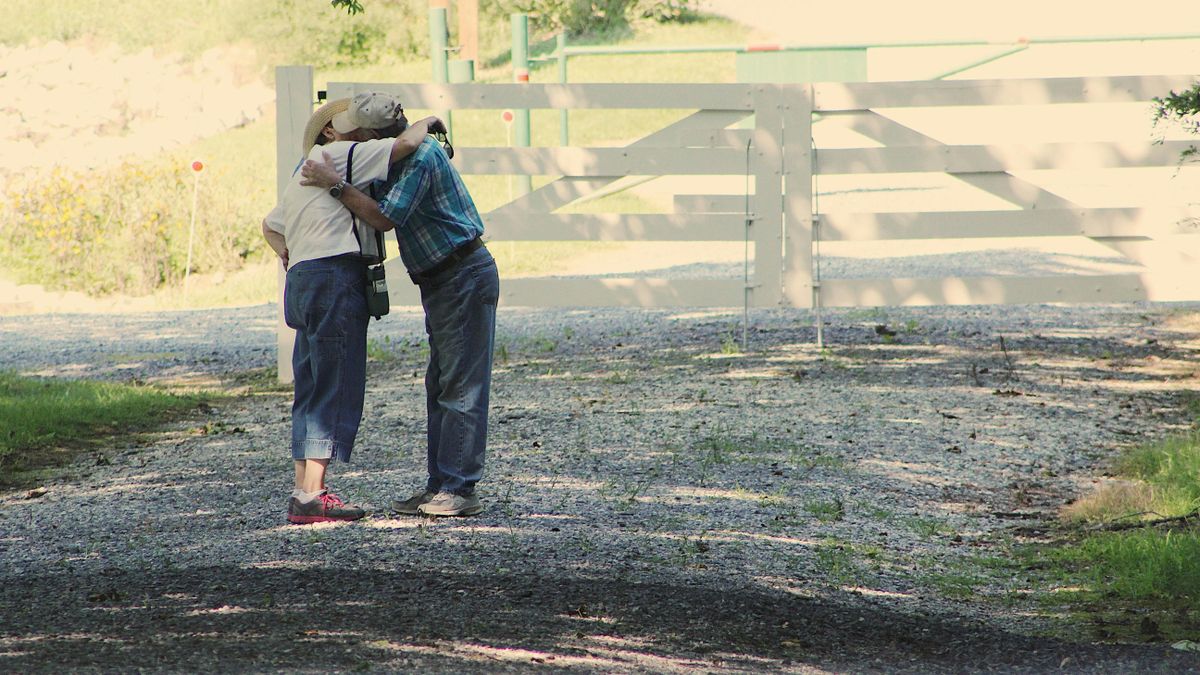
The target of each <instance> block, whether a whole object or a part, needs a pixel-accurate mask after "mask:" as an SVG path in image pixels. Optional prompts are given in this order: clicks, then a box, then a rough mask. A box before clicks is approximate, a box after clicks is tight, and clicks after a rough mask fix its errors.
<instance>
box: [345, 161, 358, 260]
mask: <svg viewBox="0 0 1200 675" xmlns="http://www.w3.org/2000/svg"><path fill="white" fill-rule="evenodd" d="M357 145H358V143H352V144H351V145H350V153H349V154H348V155H346V186H347V187H349V186H350V185H353V182H352V181H353V180H354V148H355V147H356V146H357ZM346 210H347V211H350V209H346ZM350 231H351V232H353V233H354V241H357V242H358V249H359V250H360V251H361V250H362V239H360V238H359V237H358V218H355V217H354V212H353V211H350Z"/></svg>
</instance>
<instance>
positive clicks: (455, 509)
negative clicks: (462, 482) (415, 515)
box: [417, 492, 483, 516]
mask: <svg viewBox="0 0 1200 675" xmlns="http://www.w3.org/2000/svg"><path fill="white" fill-rule="evenodd" d="M482 510H483V504H480V503H479V497H477V496H476V495H471V496H470V497H464V496H462V495H456V494H453V493H450V492H439V493H437V496H436V497H434V498H433V499H431V500H429V501H428V502H426V503H424V504H422V505H420V506H418V507H417V511H419V512H420V513H421V514H422V515H426V516H473V515H475V514H477V513H479V512H480V511H482Z"/></svg>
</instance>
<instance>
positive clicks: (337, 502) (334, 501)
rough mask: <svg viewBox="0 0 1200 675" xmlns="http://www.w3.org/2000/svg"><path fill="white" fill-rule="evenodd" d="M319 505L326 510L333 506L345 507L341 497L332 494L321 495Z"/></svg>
mask: <svg viewBox="0 0 1200 675" xmlns="http://www.w3.org/2000/svg"><path fill="white" fill-rule="evenodd" d="M321 504H323V505H324V506H325V508H326V509H330V508H333V507H335V506H345V505H346V502H343V501H342V499H341V497H338V496H337V495H335V494H333V493H332V492H326V493H325V494H322V495H321Z"/></svg>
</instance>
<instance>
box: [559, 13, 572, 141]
mask: <svg viewBox="0 0 1200 675" xmlns="http://www.w3.org/2000/svg"><path fill="white" fill-rule="evenodd" d="M557 42H558V82H559V84H566V83H567V33H566V31H563V32H562V33H559V34H558V40H557ZM567 117H568V115H567V109H566V108H563V109H562V110H560V111H559V113H558V144H559V145H562V146H568V145H570V144H571V132H570V127H569V126H568V125H569V122H568V120H567Z"/></svg>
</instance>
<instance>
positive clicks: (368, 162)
mask: <svg viewBox="0 0 1200 675" xmlns="http://www.w3.org/2000/svg"><path fill="white" fill-rule="evenodd" d="M394 142H395V139H392V138H380V139H375V140H371V141H363V142H361V143H358V144H357V145H356V146H355V148H354V175H353V176H352V178H353V179H354V181H353V185H354V187H356V188H359V189H365V188H366V187H367V185H369V184H370V183H372V182H374V181H377V180H384V179H385V178H387V173H388V159H389V158H390V156H391V152H392V145H393V143H394ZM352 145H355V144H354V143H351V142H350V141H336V142H333V143H329V144H327V145H318V146H315V147H313V149H312V150H311V151H309V153H308V158H309V159H313V160H316V161H318V162H319V161H321V153H322V152H327V153H329V155H330V157H331V158H332V159H333V164H334V167H336V168H337V172H338V173H339V174H341V175H342V176H343V177H344V176H345V175H346V157H347V156H348V155H349V153H350V146H352ZM301 180H302V177H301V176H300V171H299V168H298V167H297V171H296V173H295V174H294V175H293V176H292V178H291V180H290V181H289V182H288V184H287V187H286V188H285V189H284V191H283V196H282V197H281V198H280V200H279V203H278V204H276V205H275V208H274V209H272V210H271V212H270V213H269V214H267V227H269V228H271V229H272V230H274V231H276V232H278V233H280V234H282V235H283V238H284V240H285V241H286V243H287V248H288V264H289V265H295V264H296V263H298V262H302V261H305V260H316V259H318V258H328V257H330V256H335V255H341V254H343V253H358V252H359V250H360V249H359V245H358V239H356V238H355V236H354V230H353V221H352V220H351V218H350V211H349V210H347V209H346V207H344V206H342V203H341V202H340V201H338V200H336V199H334V198H333V197H331V196H330V195H329V191H328V190H326V189H325V188H319V187H305V186H302V185H300V181H301ZM361 226H362V227H369V226H367V225H361Z"/></svg>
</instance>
